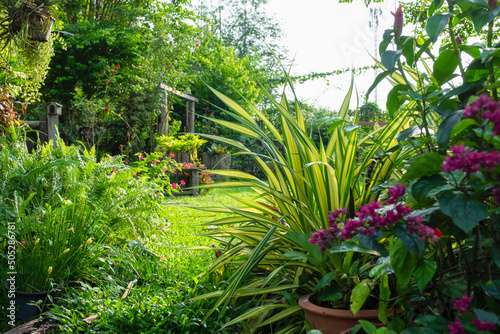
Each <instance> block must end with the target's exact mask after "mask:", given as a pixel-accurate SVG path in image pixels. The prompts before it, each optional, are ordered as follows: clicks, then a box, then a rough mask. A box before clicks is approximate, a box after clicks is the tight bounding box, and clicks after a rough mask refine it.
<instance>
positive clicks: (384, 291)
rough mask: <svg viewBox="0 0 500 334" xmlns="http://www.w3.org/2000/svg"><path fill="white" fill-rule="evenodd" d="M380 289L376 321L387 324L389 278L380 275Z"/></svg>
mask: <svg viewBox="0 0 500 334" xmlns="http://www.w3.org/2000/svg"><path fill="white" fill-rule="evenodd" d="M379 289H380V296H379V297H380V301H379V304H378V319H379V320H380V321H381V322H382V323H383V324H387V306H388V305H389V299H390V298H391V289H390V288H389V277H388V276H387V275H382V276H381V277H380V283H379Z"/></svg>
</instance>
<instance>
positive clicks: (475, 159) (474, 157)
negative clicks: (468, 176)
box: [441, 144, 500, 173]
mask: <svg viewBox="0 0 500 334" xmlns="http://www.w3.org/2000/svg"><path fill="white" fill-rule="evenodd" d="M451 153H453V155H451V156H449V157H447V158H446V159H445V160H444V163H443V164H442V165H441V166H442V167H443V170H444V171H445V172H448V173H449V172H452V171H454V170H459V169H460V170H463V171H464V172H466V173H475V172H477V171H478V170H479V168H481V167H482V168H484V169H486V170H492V169H495V166H496V165H497V164H500V153H499V152H498V151H493V152H475V151H470V152H468V151H466V149H465V147H464V144H461V145H460V146H453V147H452V148H451Z"/></svg>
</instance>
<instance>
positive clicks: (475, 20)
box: [470, 8, 495, 34]
mask: <svg viewBox="0 0 500 334" xmlns="http://www.w3.org/2000/svg"><path fill="white" fill-rule="evenodd" d="M470 18H471V20H472V24H474V30H476V32H477V33H478V34H479V33H480V32H481V30H482V29H483V27H484V25H485V24H488V23H490V22H491V21H493V20H494V19H495V15H493V13H492V12H491V10H489V9H486V8H479V9H476V10H475V11H473V12H472V14H471V16H470Z"/></svg>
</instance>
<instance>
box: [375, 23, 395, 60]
mask: <svg viewBox="0 0 500 334" xmlns="http://www.w3.org/2000/svg"><path fill="white" fill-rule="evenodd" d="M395 31H396V30H395V29H387V30H385V31H384V35H383V36H382V42H380V44H379V47H378V54H382V53H384V52H385V50H387V47H388V46H389V44H391V41H392V39H393V38H394V35H393V33H394V32H395Z"/></svg>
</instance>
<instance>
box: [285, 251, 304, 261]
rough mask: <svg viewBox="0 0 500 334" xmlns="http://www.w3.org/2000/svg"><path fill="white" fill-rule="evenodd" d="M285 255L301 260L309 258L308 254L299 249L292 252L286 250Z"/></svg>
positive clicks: (291, 258)
mask: <svg viewBox="0 0 500 334" xmlns="http://www.w3.org/2000/svg"><path fill="white" fill-rule="evenodd" d="M283 256H284V257H287V258H289V259H290V260H301V259H307V255H306V254H304V253H302V252H298V251H291V252H286V253H284V254H283Z"/></svg>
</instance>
